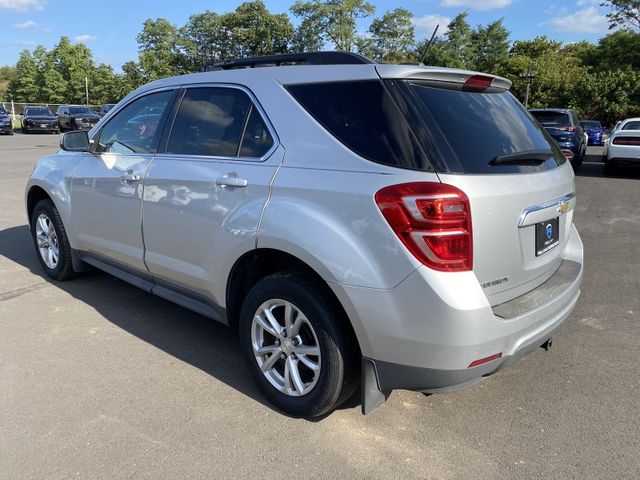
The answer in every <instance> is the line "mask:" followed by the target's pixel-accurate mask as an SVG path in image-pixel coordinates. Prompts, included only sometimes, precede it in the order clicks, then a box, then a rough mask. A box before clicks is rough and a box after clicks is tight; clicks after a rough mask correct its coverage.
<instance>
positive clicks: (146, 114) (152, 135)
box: [96, 90, 174, 154]
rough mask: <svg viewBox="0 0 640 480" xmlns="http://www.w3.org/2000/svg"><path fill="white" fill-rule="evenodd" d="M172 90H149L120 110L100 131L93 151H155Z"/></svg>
mask: <svg viewBox="0 0 640 480" xmlns="http://www.w3.org/2000/svg"><path fill="white" fill-rule="evenodd" d="M173 93H174V92H173V90H165V91H162V92H157V93H151V94H149V95H145V96H144V97H141V98H138V99H137V100H134V101H133V102H131V103H130V104H128V105H127V106H126V107H124V108H123V109H122V110H120V111H119V112H118V113H117V114H116V115H115V116H113V117H112V118H111V120H109V123H107V124H106V125H105V126H104V128H103V129H102V130H101V131H100V133H99V139H98V142H97V145H96V152H114V153H129V154H131V153H155V149H156V148H157V144H158V140H159V137H160V133H161V132H160V126H161V120H162V119H163V115H164V113H165V111H166V110H167V106H168V105H169V102H170V101H171V98H172V97H173Z"/></svg>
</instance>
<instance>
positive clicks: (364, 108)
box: [287, 81, 431, 170]
mask: <svg viewBox="0 0 640 480" xmlns="http://www.w3.org/2000/svg"><path fill="white" fill-rule="evenodd" d="M287 89H288V90H289V92H291V94H292V95H293V96H294V97H295V98H296V100H297V101H298V102H300V104H301V105H302V106H303V107H304V108H305V109H306V110H307V111H308V112H309V113H310V114H311V115H312V116H313V117H314V118H315V119H316V120H317V121H318V122H319V123H320V124H321V125H322V126H323V127H324V128H326V129H327V130H328V131H329V132H330V133H331V134H332V135H333V136H334V137H336V138H337V139H338V140H339V141H340V142H342V143H343V144H344V145H345V146H347V147H348V148H349V149H351V150H353V151H354V152H355V153H357V154H358V155H360V156H362V157H364V158H366V159H368V160H372V161H374V162H377V163H383V164H387V165H393V166H398V167H403V168H411V169H419V170H431V165H430V164H429V162H428V160H427V158H426V156H425V154H424V152H423V151H422V150H421V148H420V145H419V144H418V141H417V140H416V138H415V136H414V135H413V132H412V131H411V129H410V128H409V125H408V123H407V121H406V119H405V118H404V117H403V116H402V113H401V112H400V110H399V109H398V107H397V105H396V104H395V102H394V100H393V98H392V97H391V96H390V95H389V94H388V93H387V92H386V90H385V89H384V87H383V85H382V83H381V82H380V81H360V82H337V83H318V84H305V85H290V86H288V87H287Z"/></svg>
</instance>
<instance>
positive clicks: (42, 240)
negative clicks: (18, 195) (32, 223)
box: [36, 213, 60, 270]
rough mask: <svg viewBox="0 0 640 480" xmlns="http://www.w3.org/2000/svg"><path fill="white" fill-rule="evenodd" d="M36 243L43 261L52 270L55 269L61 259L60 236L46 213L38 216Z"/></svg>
mask: <svg viewBox="0 0 640 480" xmlns="http://www.w3.org/2000/svg"><path fill="white" fill-rule="evenodd" d="M36 241H37V243H38V252H39V253H40V257H41V258H42V261H43V262H44V263H45V265H46V266H47V267H48V268H50V269H51V270H53V269H55V268H56V267H57V266H58V260H59V259H60V247H59V246H58V235H57V234H56V229H55V227H54V226H53V223H52V222H51V219H50V218H49V217H48V216H47V215H45V214H44V213H41V214H40V215H38V218H37V220H36Z"/></svg>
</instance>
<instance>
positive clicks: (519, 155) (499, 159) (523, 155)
mask: <svg viewBox="0 0 640 480" xmlns="http://www.w3.org/2000/svg"><path fill="white" fill-rule="evenodd" d="M551 156H553V152H552V151H551V150H527V151H524V152H516V153H507V154H505V155H498V156H496V157H494V158H493V159H492V160H491V161H490V162H489V165H491V166H493V165H540V164H541V163H544V162H546V161H547V160H548V159H549V157H551Z"/></svg>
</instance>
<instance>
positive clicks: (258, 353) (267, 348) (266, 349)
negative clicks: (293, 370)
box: [253, 345, 280, 357]
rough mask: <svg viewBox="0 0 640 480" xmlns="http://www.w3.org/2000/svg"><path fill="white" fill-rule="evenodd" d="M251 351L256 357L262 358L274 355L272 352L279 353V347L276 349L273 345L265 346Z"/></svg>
mask: <svg viewBox="0 0 640 480" xmlns="http://www.w3.org/2000/svg"><path fill="white" fill-rule="evenodd" d="M253 351H254V353H255V354H256V356H257V357H262V356H264V355H267V354H269V353H274V352H277V353H280V347H277V346H275V345H266V346H263V347H259V348H257V349H254V350H253Z"/></svg>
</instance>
